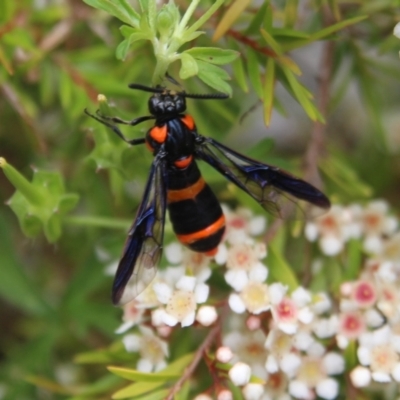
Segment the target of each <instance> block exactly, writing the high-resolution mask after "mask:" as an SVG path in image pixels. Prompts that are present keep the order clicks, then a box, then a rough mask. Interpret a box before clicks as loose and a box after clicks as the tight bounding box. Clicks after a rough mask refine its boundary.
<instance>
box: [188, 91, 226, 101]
mask: <svg viewBox="0 0 400 400" xmlns="http://www.w3.org/2000/svg"><path fill="white" fill-rule="evenodd" d="M181 95H182V97H186V98H187V99H202V100H218V99H220V100H223V99H227V98H228V97H229V95H228V94H226V93H205V94H193V93H185V92H182V93H181Z"/></svg>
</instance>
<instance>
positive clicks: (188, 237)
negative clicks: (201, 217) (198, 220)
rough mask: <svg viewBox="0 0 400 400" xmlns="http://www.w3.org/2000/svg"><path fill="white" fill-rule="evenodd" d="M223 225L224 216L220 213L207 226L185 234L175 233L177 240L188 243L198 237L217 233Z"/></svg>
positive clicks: (198, 238)
mask: <svg viewBox="0 0 400 400" xmlns="http://www.w3.org/2000/svg"><path fill="white" fill-rule="evenodd" d="M224 226H225V216H224V214H222V215H221V217H220V218H218V219H217V220H216V221H215V222H214V223H212V224H211V225H209V226H207V228H204V229H201V230H200V231H197V232H193V233H189V234H187V235H176V237H177V238H178V240H179V241H180V242H181V243H183V244H190V243H193V242H196V241H197V240H200V239H205V238H208V237H209V236H211V235H213V234H214V233H217V232H218V231H219V230H220V229H221V228H223V227H224Z"/></svg>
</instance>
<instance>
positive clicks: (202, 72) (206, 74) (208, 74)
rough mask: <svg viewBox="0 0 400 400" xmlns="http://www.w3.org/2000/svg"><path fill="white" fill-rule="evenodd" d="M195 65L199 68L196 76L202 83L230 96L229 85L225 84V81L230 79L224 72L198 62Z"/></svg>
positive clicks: (213, 66)
mask: <svg viewBox="0 0 400 400" xmlns="http://www.w3.org/2000/svg"><path fill="white" fill-rule="evenodd" d="M197 65H198V67H199V72H198V76H199V78H200V79H201V80H202V81H203V82H204V83H206V84H207V85H209V86H211V87H212V88H214V89H216V90H218V91H219V92H222V93H226V94H229V95H231V94H232V89H231V87H230V85H228V84H227V83H226V82H225V80H228V79H230V78H229V75H228V74H227V72H226V71H225V70H223V69H222V68H220V67H217V66H215V65H212V64H209V63H206V62H204V61H200V60H199V61H197Z"/></svg>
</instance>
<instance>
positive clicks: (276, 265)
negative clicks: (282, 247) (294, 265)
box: [267, 242, 299, 291]
mask: <svg viewBox="0 0 400 400" xmlns="http://www.w3.org/2000/svg"><path fill="white" fill-rule="evenodd" d="M267 265H268V268H269V271H270V274H271V278H272V280H273V281H274V282H280V283H283V284H284V285H287V286H288V287H289V290H290V291H292V290H294V289H296V288H297V287H298V286H299V283H298V281H297V278H296V276H295V274H294V273H293V271H292V269H291V267H290V265H289V264H288V263H287V262H286V260H285V259H284V258H283V256H282V254H280V253H279V252H278V250H277V249H276V247H275V245H274V243H273V242H272V243H270V244H269V246H268V256H267Z"/></svg>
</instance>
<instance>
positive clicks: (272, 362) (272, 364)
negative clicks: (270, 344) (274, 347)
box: [265, 354, 279, 374]
mask: <svg viewBox="0 0 400 400" xmlns="http://www.w3.org/2000/svg"><path fill="white" fill-rule="evenodd" d="M265 369H266V370H267V372H268V373H270V374H274V373H275V372H278V370H279V365H278V362H277V361H276V358H275V357H274V356H273V355H272V354H269V355H268V357H267V361H266V363H265Z"/></svg>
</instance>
